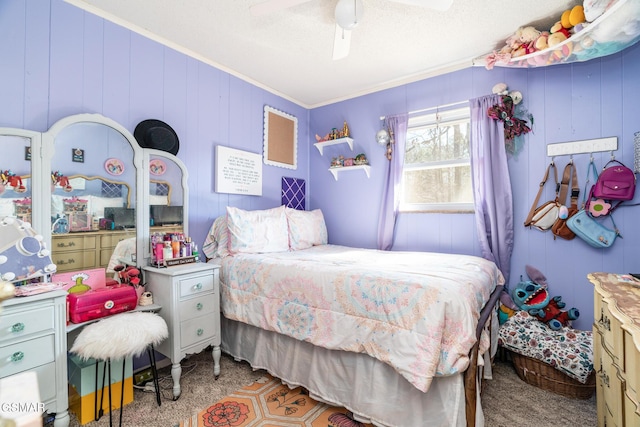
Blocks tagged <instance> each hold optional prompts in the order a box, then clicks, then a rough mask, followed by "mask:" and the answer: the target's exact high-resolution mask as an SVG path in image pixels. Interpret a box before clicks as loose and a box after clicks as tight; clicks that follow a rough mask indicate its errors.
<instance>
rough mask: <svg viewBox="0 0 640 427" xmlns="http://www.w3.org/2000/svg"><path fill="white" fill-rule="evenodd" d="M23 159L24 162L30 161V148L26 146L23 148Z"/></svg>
mask: <svg viewBox="0 0 640 427" xmlns="http://www.w3.org/2000/svg"><path fill="white" fill-rule="evenodd" d="M24 159H25V160H26V161H28V162H29V161H31V146H30V145H27V146H26V147H24Z"/></svg>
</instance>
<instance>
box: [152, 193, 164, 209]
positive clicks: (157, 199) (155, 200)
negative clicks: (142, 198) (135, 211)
mask: <svg viewBox="0 0 640 427" xmlns="http://www.w3.org/2000/svg"><path fill="white" fill-rule="evenodd" d="M149 204H150V205H162V206H169V196H156V195H154V194H150V195H149Z"/></svg>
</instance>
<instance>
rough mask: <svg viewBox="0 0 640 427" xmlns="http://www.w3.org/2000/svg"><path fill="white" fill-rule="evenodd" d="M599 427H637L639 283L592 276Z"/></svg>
mask: <svg viewBox="0 0 640 427" xmlns="http://www.w3.org/2000/svg"><path fill="white" fill-rule="evenodd" d="M588 278H589V280H590V281H591V282H592V283H593V284H594V288H595V294H594V310H595V311H594V324H593V350H594V351H593V355H594V368H595V370H596V373H597V375H598V379H597V382H596V402H597V408H598V426H599V427H604V426H607V427H611V426H615V427H636V426H640V326H639V322H640V282H636V281H633V280H632V279H630V278H629V276H625V275H619V274H609V273H591V274H589V275H588Z"/></svg>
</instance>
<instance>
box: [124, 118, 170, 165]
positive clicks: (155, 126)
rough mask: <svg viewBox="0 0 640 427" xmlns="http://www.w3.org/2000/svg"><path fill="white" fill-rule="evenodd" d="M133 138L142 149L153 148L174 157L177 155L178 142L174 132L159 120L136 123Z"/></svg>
mask: <svg viewBox="0 0 640 427" xmlns="http://www.w3.org/2000/svg"><path fill="white" fill-rule="evenodd" d="M133 136H134V137H135V138H136V141H138V145H140V147H142V148H154V149H156V150H162V151H167V152H169V153H171V154H173V155H174V156H175V155H176V154H178V149H179V148H180V141H178V135H177V134H176V132H175V131H174V130H173V129H172V128H171V126H169V125H168V124H166V123H165V122H162V121H160V120H155V119H149V120H144V121H141V122H140V123H138V126H136V129H135V130H134V131H133Z"/></svg>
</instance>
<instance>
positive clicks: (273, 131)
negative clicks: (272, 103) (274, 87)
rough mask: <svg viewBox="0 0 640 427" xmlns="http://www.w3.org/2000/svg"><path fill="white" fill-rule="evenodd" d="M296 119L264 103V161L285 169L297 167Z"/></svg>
mask: <svg viewBox="0 0 640 427" xmlns="http://www.w3.org/2000/svg"><path fill="white" fill-rule="evenodd" d="M297 157H298V119H297V118H296V117H294V116H292V115H290V114H287V113H284V112H282V111H279V110H276V109H275V108H272V107H269V106H267V105H265V107H264V163H265V164H266V165H271V166H278V167H281V168H287V169H297V168H298V160H297Z"/></svg>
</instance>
